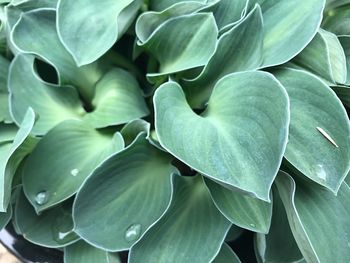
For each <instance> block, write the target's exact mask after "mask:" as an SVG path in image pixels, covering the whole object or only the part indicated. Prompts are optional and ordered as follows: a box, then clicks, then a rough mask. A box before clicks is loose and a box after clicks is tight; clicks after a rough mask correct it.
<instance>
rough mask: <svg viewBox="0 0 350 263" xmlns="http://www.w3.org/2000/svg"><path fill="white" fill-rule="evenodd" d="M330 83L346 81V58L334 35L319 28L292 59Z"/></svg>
mask: <svg viewBox="0 0 350 263" xmlns="http://www.w3.org/2000/svg"><path fill="white" fill-rule="evenodd" d="M293 62H294V63H296V64H297V65H300V66H301V67H303V68H305V69H307V70H309V71H310V72H312V73H315V74H316V75H318V76H320V77H321V78H323V79H325V80H327V81H330V82H331V83H341V84H342V83H345V82H346V75H347V70H346V58H345V54H344V50H343V48H342V46H341V44H340V42H339V40H338V38H337V36H336V35H334V34H332V33H330V32H328V31H325V30H322V29H320V30H319V32H318V33H317V34H316V36H315V37H314V39H313V40H312V41H311V42H310V44H309V45H308V46H307V47H306V48H305V49H304V50H303V51H302V52H301V53H300V54H299V55H298V56H296V57H295V59H294V60H293Z"/></svg>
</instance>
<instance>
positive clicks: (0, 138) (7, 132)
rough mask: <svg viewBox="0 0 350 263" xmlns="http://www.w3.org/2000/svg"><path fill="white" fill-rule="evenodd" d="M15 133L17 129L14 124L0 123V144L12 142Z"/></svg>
mask: <svg viewBox="0 0 350 263" xmlns="http://www.w3.org/2000/svg"><path fill="white" fill-rule="evenodd" d="M17 131H18V127H17V126H16V125H14V124H5V123H0V143H3V142H11V141H13V140H14V138H15V137H16V133H17Z"/></svg>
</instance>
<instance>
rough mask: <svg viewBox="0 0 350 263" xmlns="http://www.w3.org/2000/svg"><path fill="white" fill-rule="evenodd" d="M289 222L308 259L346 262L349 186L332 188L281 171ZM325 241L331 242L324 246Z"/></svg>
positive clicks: (349, 238) (279, 178) (280, 188)
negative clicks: (334, 191)
mask: <svg viewBox="0 0 350 263" xmlns="http://www.w3.org/2000/svg"><path fill="white" fill-rule="evenodd" d="M276 185H277V188H278V192H279V193H280V197H281V199H282V201H283V204H284V207H285V209H286V213H287V217H288V221H289V225H290V227H291V230H292V233H293V235H294V238H295V240H296V242H297V244H298V247H299V249H300V251H301V253H302V254H303V256H304V257H305V259H306V261H307V262H325V263H326V262H344V263H345V262H347V259H349V258H350V249H349V248H350V246H349V244H350V235H349V233H350V224H349V220H350V203H349V202H350V188H349V186H348V185H347V184H346V183H343V184H342V186H341V188H340V189H339V191H338V195H337V196H334V195H333V194H332V193H331V192H330V191H328V190H326V189H324V188H322V187H321V186H317V185H316V184H310V183H307V182H304V181H301V180H299V181H298V184H297V185H296V184H295V182H294V180H293V179H292V177H290V176H289V175H288V174H286V173H283V172H281V173H280V174H279V175H278V176H277V179H276ZM325 244H329V245H331V247H329V248H325Z"/></svg>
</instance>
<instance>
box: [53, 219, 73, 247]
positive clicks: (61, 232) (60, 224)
mask: <svg viewBox="0 0 350 263" xmlns="http://www.w3.org/2000/svg"><path fill="white" fill-rule="evenodd" d="M73 228H74V226H73V220H72V218H71V217H70V216H69V215H66V214H64V215H62V216H60V217H58V218H56V220H55V221H54V222H53V224H52V235H53V238H54V240H55V241H56V242H57V243H59V244H67V243H69V242H71V241H74V240H75V239H76V238H77V235H76V234H75V232H74V231H73Z"/></svg>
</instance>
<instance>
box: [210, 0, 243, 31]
mask: <svg viewBox="0 0 350 263" xmlns="http://www.w3.org/2000/svg"><path fill="white" fill-rule="evenodd" d="M248 3H249V0H235V1H232V0H221V1H220V2H219V4H218V5H217V7H216V8H215V9H214V12H213V13H214V17H215V20H216V24H217V25H218V28H219V30H223V29H225V27H227V26H230V25H232V24H234V23H236V22H238V21H239V20H240V19H242V18H243V17H244V16H245V14H246V11H247V5H248Z"/></svg>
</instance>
